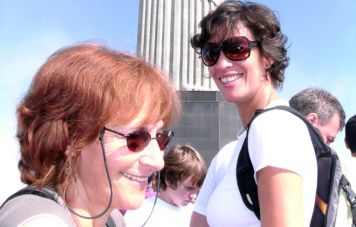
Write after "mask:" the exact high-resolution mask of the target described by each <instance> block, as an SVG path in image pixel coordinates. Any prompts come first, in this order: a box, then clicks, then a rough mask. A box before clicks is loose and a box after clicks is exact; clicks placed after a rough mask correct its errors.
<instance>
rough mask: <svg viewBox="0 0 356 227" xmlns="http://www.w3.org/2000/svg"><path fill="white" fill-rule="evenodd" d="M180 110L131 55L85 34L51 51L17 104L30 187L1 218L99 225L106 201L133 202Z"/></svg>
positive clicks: (169, 88) (157, 77)
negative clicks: (78, 41) (81, 40)
mask: <svg viewBox="0 0 356 227" xmlns="http://www.w3.org/2000/svg"><path fill="white" fill-rule="evenodd" d="M179 110H180V102H179V97H178V95H177V93H176V91H175V89H174V86H173V85H172V83H171V82H170V81H169V79H168V78H167V77H166V76H165V75H163V74H162V73H160V72H159V71H158V70H156V69H155V68H153V67H152V66H150V65H149V64H147V63H145V62H144V61H142V60H141V59H139V58H137V57H133V56H130V55H127V54H124V53H120V52H117V51H114V50H111V49H109V48H107V47H105V46H103V45H99V44H90V43H88V44H80V45H76V46H71V47H67V48H64V49H61V50H59V51H57V52H55V53H54V54H53V55H52V56H50V57H49V58H48V60H47V61H46V62H45V63H44V65H42V67H41V68H40V69H39V71H38V72H37V73H36V75H35V77H34V79H33V81H32V84H31V87H30V89H29V91H28V92H27V94H26V95H25V97H24V98H23V100H22V102H21V103H20V105H19V107H18V109H17V116H18V131H17V137H18V139H19V142H20V151H21V159H20V161H19V164H18V166H19V169H20V172H21V180H22V182H24V183H25V184H28V185H29V186H28V187H27V188H26V189H25V190H26V191H27V192H26V193H22V195H20V196H16V197H14V198H12V199H10V200H8V201H7V202H6V203H5V204H4V205H3V206H2V209H1V210H0V225H1V226H100V227H102V226H105V223H106V222H107V220H108V217H109V215H110V213H111V212H112V211H113V210H114V209H115V208H117V210H119V209H120V210H127V209H135V208H138V207H139V206H140V205H141V203H142V202H143V200H144V198H145V189H146V187H147V179H148V177H149V176H151V175H152V174H153V173H154V172H156V171H159V170H161V169H162V168H163V165H164V162H163V149H164V148H165V147H166V145H167V144H168V143H169V141H170V139H171V138H172V136H173V132H172V131H170V130H168V127H169V125H170V123H172V121H173V120H175V118H176V117H178V115H177V114H178V113H179ZM38 195H42V196H38ZM119 216H120V215H119ZM113 219H114V221H115V217H113ZM116 219H117V220H116V224H117V225H118V226H121V225H124V224H123V220H122V216H121V217H117V218H116ZM111 220H112V219H111Z"/></svg>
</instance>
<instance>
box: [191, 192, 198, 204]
mask: <svg viewBox="0 0 356 227" xmlns="http://www.w3.org/2000/svg"><path fill="white" fill-rule="evenodd" d="M196 198H197V193H196V192H193V193H191V194H189V200H190V201H191V203H194V202H195V200H196Z"/></svg>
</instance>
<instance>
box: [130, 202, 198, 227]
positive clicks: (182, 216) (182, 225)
mask: <svg viewBox="0 0 356 227" xmlns="http://www.w3.org/2000/svg"><path fill="white" fill-rule="evenodd" d="M154 200H155V197H150V198H148V199H145V200H144V202H143V204H142V206H141V207H140V208H138V209H136V210H129V211H127V212H126V213H125V216H124V218H125V222H126V226H127V227H141V226H142V225H143V224H144V223H145V221H146V220H147V218H148V217H149V215H150V213H151V211H152V208H153V204H154ZM192 213H193V204H191V203H189V204H188V205H187V206H185V207H177V206H173V205H170V204H168V203H166V202H165V201H163V200H161V199H159V198H157V202H156V205H155V207H154V210H153V213H152V215H151V217H150V218H149V219H148V221H147V224H146V225H145V227H167V226H168V227H189V224H190V218H191V216H192Z"/></svg>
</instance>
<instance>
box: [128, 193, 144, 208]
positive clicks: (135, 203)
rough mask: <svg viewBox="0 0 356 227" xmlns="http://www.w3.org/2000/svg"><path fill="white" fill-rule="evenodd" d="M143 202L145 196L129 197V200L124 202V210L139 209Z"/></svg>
mask: <svg viewBox="0 0 356 227" xmlns="http://www.w3.org/2000/svg"><path fill="white" fill-rule="evenodd" d="M144 200H145V195H144V194H143V195H142V196H141V195H140V196H135V197H134V196H132V195H131V196H129V199H128V200H127V201H126V202H127V204H126V207H127V208H126V209H127V210H135V209H137V208H139V207H140V206H141V205H142V203H143V201H144Z"/></svg>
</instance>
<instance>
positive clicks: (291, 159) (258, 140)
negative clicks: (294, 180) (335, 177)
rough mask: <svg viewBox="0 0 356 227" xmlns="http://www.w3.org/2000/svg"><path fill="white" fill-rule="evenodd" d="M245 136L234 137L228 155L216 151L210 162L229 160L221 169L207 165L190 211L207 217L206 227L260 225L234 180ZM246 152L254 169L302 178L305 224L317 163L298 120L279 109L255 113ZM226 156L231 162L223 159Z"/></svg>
mask: <svg viewBox="0 0 356 227" xmlns="http://www.w3.org/2000/svg"><path fill="white" fill-rule="evenodd" d="M281 104H285V102H281V101H276V102H274V103H272V104H271V105H269V106H268V107H272V106H275V105H281ZM268 107H267V108H268ZM245 137H246V132H244V133H243V134H241V135H240V136H239V137H238V142H237V144H236V148H235V149H234V151H233V152H232V154H230V153H229V152H227V151H225V152H224V153H225V154H228V155H227V156H224V155H223V154H220V152H219V153H218V154H217V156H216V157H215V158H214V160H213V162H212V164H213V163H215V162H216V163H225V164H226V163H229V164H228V165H226V166H225V168H224V167H222V166H221V165H215V164H213V165H211V166H209V170H208V176H207V178H206V179H205V181H204V184H203V186H202V188H201V190H200V193H199V195H198V198H197V201H196V205H195V208H194V210H195V211H196V212H198V213H201V214H203V215H205V216H207V220H208V223H209V225H210V227H215V226H216V227H220V226H224V227H230V226H231V227H238V226H243V227H249V226H256V227H257V226H260V221H259V220H258V219H257V218H256V217H255V214H254V213H253V212H252V211H250V210H248V209H247V208H246V206H245V204H244V203H243V201H242V199H241V195H240V193H239V189H238V186H237V182H236V163H237V158H238V155H239V153H240V150H241V147H242V144H243V142H244V140H245ZM224 149H225V148H224ZM230 149H231V148H230ZM249 154H250V157H251V161H252V164H253V166H254V169H255V172H257V171H258V170H260V169H262V168H264V167H267V166H273V167H279V168H283V169H287V170H290V171H293V172H295V173H297V174H299V175H300V176H301V177H302V179H303V182H304V184H303V187H304V194H303V198H304V201H303V207H304V216H305V220H304V223H305V226H309V223H310V219H311V215H312V212H313V207H314V201H315V192H316V184H317V165H316V158H315V152H314V149H313V145H312V142H311V139H310V136H309V133H308V129H307V127H306V125H305V124H304V123H303V122H302V120H300V119H299V118H298V117H296V116H294V115H293V114H291V113H288V112H286V111H283V110H273V111H271V112H267V113H264V114H263V115H261V116H259V117H258V118H256V119H255V121H254V122H253V123H252V125H251V128H250V132H249ZM228 159H231V161H230V162H227V161H226V160H228ZM221 160H222V161H221Z"/></svg>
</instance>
